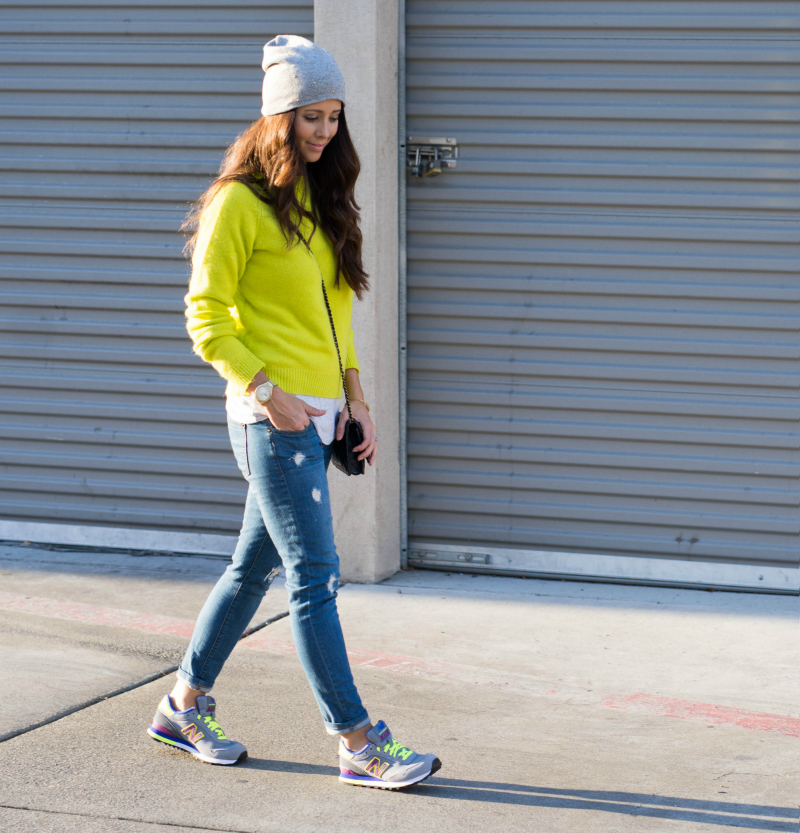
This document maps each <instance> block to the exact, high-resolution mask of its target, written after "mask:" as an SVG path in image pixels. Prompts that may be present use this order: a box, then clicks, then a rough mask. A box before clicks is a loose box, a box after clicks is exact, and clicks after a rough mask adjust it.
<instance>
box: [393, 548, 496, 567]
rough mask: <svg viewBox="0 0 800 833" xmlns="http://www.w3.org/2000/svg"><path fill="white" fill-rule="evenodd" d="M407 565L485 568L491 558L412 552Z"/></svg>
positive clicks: (452, 553) (478, 554)
mask: <svg viewBox="0 0 800 833" xmlns="http://www.w3.org/2000/svg"><path fill="white" fill-rule="evenodd" d="M408 563H409V564H414V565H419V566H420V567H424V566H425V565H430V566H442V567H445V566H448V567H463V566H464V565H465V564H480V565H482V566H487V565H489V564H491V563H492V557H491V556H490V555H489V554H488V553H477V552H458V553H456V552H435V551H432V550H412V551H411V553H410V555H409V558H408Z"/></svg>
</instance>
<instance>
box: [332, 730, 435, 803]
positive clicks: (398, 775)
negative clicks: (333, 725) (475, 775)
mask: <svg viewBox="0 0 800 833" xmlns="http://www.w3.org/2000/svg"><path fill="white" fill-rule="evenodd" d="M367 740H368V741H369V743H368V744H367V747H366V748H365V749H363V750H362V751H361V752H351V751H350V750H349V749H348V748H347V747H346V746H345V745H344V741H343V740H341V741H339V770H340V773H339V780H340V781H342V782H343V783H345V784H358V785H360V786H362V787H382V788H383V789H385V790H399V789H400V788H401V787H408V786H410V785H411V784H418V783H419V782H420V781H424V780H425V779H426V778H430V776H431V775H433V773H434V772H438V771H439V770H440V769H441V767H442V762H441V761H440V760H439V759H438V758H437V757H436V756H435V755H431V754H428V755H420V754H418V753H417V752H413V751H412V750H411V749H408V748H407V747H405V746H401V745H400V744H399V743H398V742H397V741H396V740H394V739H393V738H392V733H391V732H390V731H389V727H388V726H387V725H386V724H385V723H384V722H383V721H382V720H380V721H379V722H378V723H377V725H375V726H373V727H372V728H371V729H370V730H369V731H368V732H367Z"/></svg>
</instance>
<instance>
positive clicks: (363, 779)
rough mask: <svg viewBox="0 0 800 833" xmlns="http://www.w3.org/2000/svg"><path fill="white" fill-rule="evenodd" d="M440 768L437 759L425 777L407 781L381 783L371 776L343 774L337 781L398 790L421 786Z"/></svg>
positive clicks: (340, 774) (341, 773) (359, 785)
mask: <svg viewBox="0 0 800 833" xmlns="http://www.w3.org/2000/svg"><path fill="white" fill-rule="evenodd" d="M441 767H442V764H441V761H440V760H439V759H438V758H437V759H436V760H435V761H434V764H433V766H432V767H431V768H430V770H429V771H428V773H427V774H426V775H422V776H420V777H419V778H412V779H410V780H409V781H383V780H381V779H380V778H375V777H374V776H372V775H358V774H356V773H354V774H353V775H345V774H344V773H343V772H340V773H339V780H340V781H341V782H342V783H343V784H352V785H353V786H355V787H375V788H377V789H379V790H400V789H402V788H403V787H410V786H411V785H412V784H421V783H422V782H423V781H425V780H426V779H427V778H430V777H431V775H433V774H435V773H436V772H438V771H439V770H440V769H441Z"/></svg>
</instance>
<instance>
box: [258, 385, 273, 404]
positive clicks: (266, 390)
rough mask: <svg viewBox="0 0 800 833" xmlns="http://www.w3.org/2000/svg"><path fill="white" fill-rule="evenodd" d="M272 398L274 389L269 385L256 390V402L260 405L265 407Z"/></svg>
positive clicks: (260, 386)
mask: <svg viewBox="0 0 800 833" xmlns="http://www.w3.org/2000/svg"><path fill="white" fill-rule="evenodd" d="M271 396H272V388H271V387H270V386H269V385H259V386H258V387H257V388H256V400H257V401H258V402H259V404H261V405H264V404H266V403H267V402H269V400H270V398H271Z"/></svg>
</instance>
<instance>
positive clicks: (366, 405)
mask: <svg viewBox="0 0 800 833" xmlns="http://www.w3.org/2000/svg"><path fill="white" fill-rule="evenodd" d="M350 401H351V402H361V403H363V405H364V407H365V408H366V409H367V413H369V405H368V404H367V403H366V402H364V400H363V399H354V398H353V397H352V396H351V397H350Z"/></svg>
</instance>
